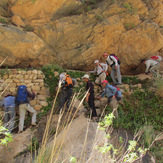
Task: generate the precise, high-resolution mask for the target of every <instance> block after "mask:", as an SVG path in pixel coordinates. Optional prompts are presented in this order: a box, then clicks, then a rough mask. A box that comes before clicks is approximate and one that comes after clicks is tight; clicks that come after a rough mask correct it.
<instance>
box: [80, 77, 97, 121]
mask: <svg viewBox="0 0 163 163" xmlns="http://www.w3.org/2000/svg"><path fill="white" fill-rule="evenodd" d="M82 79H83V80H84V82H85V83H86V91H88V94H87V97H86V102H88V105H89V107H90V108H91V110H92V113H91V118H93V120H97V119H98V117H97V113H96V109H95V103H94V100H95V98H94V86H93V84H92V82H91V81H90V80H89V75H87V74H85V75H84V76H83V77H82Z"/></svg>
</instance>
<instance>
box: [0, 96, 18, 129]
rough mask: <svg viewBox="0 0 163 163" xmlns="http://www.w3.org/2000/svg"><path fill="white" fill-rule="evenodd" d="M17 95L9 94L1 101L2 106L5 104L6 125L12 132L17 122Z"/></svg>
mask: <svg viewBox="0 0 163 163" xmlns="http://www.w3.org/2000/svg"><path fill="white" fill-rule="evenodd" d="M15 99H16V98H15V97H14V96H12V95H10V94H8V95H7V96H5V98H4V99H3V100H2V102H1V104H0V105H1V106H4V111H5V114H4V127H5V128H6V129H8V131H9V132H11V131H12V130H13V129H14V124H15Z"/></svg>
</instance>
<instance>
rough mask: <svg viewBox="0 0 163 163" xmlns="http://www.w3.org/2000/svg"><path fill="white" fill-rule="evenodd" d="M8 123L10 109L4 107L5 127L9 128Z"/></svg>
mask: <svg viewBox="0 0 163 163" xmlns="http://www.w3.org/2000/svg"><path fill="white" fill-rule="evenodd" d="M8 123H9V111H8V107H5V108H4V127H5V128H7V129H8Z"/></svg>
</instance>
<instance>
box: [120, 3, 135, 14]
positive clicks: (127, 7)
mask: <svg viewBox="0 0 163 163" xmlns="http://www.w3.org/2000/svg"><path fill="white" fill-rule="evenodd" d="M123 6H124V7H125V8H126V9H127V12H128V13H130V14H135V13H136V12H137V9H136V8H134V7H133V6H132V4H129V3H124V4H123Z"/></svg>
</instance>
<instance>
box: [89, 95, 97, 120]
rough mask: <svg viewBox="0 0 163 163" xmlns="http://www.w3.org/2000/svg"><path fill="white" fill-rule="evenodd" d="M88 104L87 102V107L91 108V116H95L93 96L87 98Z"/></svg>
mask: <svg viewBox="0 0 163 163" xmlns="http://www.w3.org/2000/svg"><path fill="white" fill-rule="evenodd" d="M88 104H89V107H90V108H91V109H92V114H91V117H97V113H96V109H95V103H94V99H93V98H89V100H88Z"/></svg>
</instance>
